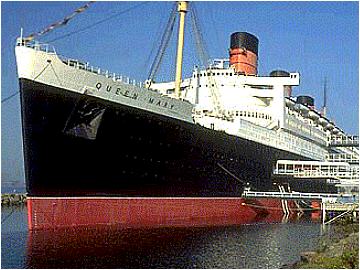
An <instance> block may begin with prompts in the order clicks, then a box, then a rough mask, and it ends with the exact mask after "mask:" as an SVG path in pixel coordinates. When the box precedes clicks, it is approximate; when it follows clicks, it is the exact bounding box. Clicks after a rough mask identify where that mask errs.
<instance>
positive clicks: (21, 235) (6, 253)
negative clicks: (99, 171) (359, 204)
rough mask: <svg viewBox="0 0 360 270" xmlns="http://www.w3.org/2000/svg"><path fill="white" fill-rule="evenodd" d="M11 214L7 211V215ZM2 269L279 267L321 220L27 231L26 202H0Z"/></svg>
mask: <svg viewBox="0 0 360 270" xmlns="http://www.w3.org/2000/svg"><path fill="white" fill-rule="evenodd" d="M10 214H11V215H10ZM2 222H3V224H2V232H1V240H2V241H1V249H2V250H1V255H2V256H1V257H2V258H1V267H2V268H279V267H281V266H282V265H283V264H286V263H291V262H294V261H296V260H298V259H299V254H300V253H301V252H302V251H306V250H312V249H314V248H315V247H316V244H317V241H318V237H319V236H320V233H321V230H320V226H321V225H320V224H318V223H312V222H310V221H308V220H305V221H298V222H295V223H286V224H284V223H283V224H281V223H279V224H256V225H255V224H253V225H241V226H224V227H198V228H153V229H124V228H118V227H114V226H113V227H109V226H102V227H93V228H69V229H61V230H60V229H58V230H38V231H35V232H32V233H29V232H28V231H27V219H26V207H2Z"/></svg>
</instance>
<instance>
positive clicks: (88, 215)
mask: <svg viewBox="0 0 360 270" xmlns="http://www.w3.org/2000/svg"><path fill="white" fill-rule="evenodd" d="M28 206H30V207H29V208H28V220H29V228H30V229H37V228H55V227H67V226H91V225H99V224H107V225H124V226H126V227H144V226H146V227H149V226H150V227H153V226H206V225H234V224H248V223H253V222H256V221H259V216H260V217H261V218H262V219H263V220H266V222H270V221H278V220H281V217H282V216H283V213H282V209H281V203H280V200H277V199H263V200H262V199H257V200H251V201H249V200H245V199H244V198H231V199H229V198H111V199H109V198H104V197H103V198H91V199H90V198H65V199H64V198H34V197H31V198H29V199H28ZM269 206H271V208H270V209H268V207H269Z"/></svg>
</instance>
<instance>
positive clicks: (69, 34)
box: [46, 2, 151, 43]
mask: <svg viewBox="0 0 360 270" xmlns="http://www.w3.org/2000/svg"><path fill="white" fill-rule="evenodd" d="M149 3H151V2H141V3H139V4H136V5H134V6H132V7H130V8H127V9H125V10H122V11H119V12H117V13H115V14H114V15H111V16H109V17H107V18H105V19H102V20H99V21H97V22H94V23H93V24H89V25H87V26H85V27H83V28H80V29H79V30H76V31H73V32H70V33H68V34H65V35H62V36H59V37H56V38H54V39H52V40H49V41H46V43H51V42H54V41H57V40H60V39H63V38H66V37H69V36H72V35H74V34H77V33H80V32H83V31H86V30H88V29H90V28H92V27H94V26H96V25H99V24H101V23H104V22H107V21H109V20H111V19H113V18H115V17H118V16H119V15H123V14H125V13H127V12H129V11H131V10H133V9H136V8H138V7H140V6H143V5H146V4H149Z"/></svg>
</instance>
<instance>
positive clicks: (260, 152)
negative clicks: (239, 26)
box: [15, 2, 354, 229]
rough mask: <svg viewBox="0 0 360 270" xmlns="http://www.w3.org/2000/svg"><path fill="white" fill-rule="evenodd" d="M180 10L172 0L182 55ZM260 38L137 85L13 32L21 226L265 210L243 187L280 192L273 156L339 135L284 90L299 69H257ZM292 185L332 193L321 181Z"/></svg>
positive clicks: (217, 216) (211, 220) (238, 218)
mask: <svg viewBox="0 0 360 270" xmlns="http://www.w3.org/2000/svg"><path fill="white" fill-rule="evenodd" d="M186 9H187V3H186V2H180V3H179V4H178V11H179V14H180V31H179V44H180V45H179V46H178V48H179V51H178V59H179V60H178V62H180V63H181V58H182V52H181V47H182V42H183V30H181V25H182V23H183V21H184V17H185V13H186ZM258 43H259V40H258V38H257V37H255V36H254V35H252V34H250V33H247V32H236V33H233V34H232V35H231V42H230V55H229V59H216V60H214V61H213V63H212V64H211V65H209V66H208V67H206V68H203V69H201V68H197V67H196V68H195V69H194V71H193V73H192V76H191V77H190V78H186V79H183V80H182V79H181V65H178V71H177V78H176V80H175V81H172V82H163V83H156V82H153V81H148V82H146V83H144V84H139V85H137V84H134V83H132V82H131V81H130V80H128V79H127V78H124V77H122V76H118V75H116V74H112V73H109V72H108V71H106V72H105V71H103V70H101V69H98V68H94V67H92V66H90V65H89V64H88V63H84V62H81V61H78V60H74V59H69V58H65V57H63V56H60V55H58V54H57V53H55V50H53V49H52V47H51V46H49V45H46V44H41V43H39V42H36V41H29V40H27V39H26V38H23V37H20V38H19V39H18V40H17V44H16V49H15V52H16V59H17V70H18V76H19V81H20V91H21V108H22V127H23V143H24V162H25V177H26V189H27V193H28V219H29V228H30V229H34V228H47V227H57V226H69V225H89V224H123V225H125V226H137V225H150V226H151V225H204V224H239V223H246V222H251V221H252V220H254V219H256V218H258V216H259V215H260V216H266V214H268V211H267V210H266V207H269V209H270V208H271V205H276V204H277V202H276V201H278V200H276V199H273V200H271V199H257V200H250V201H249V199H245V198H243V197H242V193H243V191H244V188H247V189H251V190H255V191H268V190H273V189H277V188H278V187H277V186H274V183H273V182H274V181H273V180H272V174H273V170H274V167H275V165H276V162H277V161H278V160H313V161H325V160H327V157H328V155H329V154H330V152H329V148H328V142H329V138H331V137H332V136H334V135H336V136H345V133H344V132H343V131H342V130H341V129H339V128H338V127H336V126H335V125H334V123H333V122H332V121H330V120H329V119H328V118H326V117H325V115H324V114H323V113H320V112H318V111H317V110H316V109H315V108H314V100H313V99H312V98H311V97H308V96H298V97H297V98H294V97H292V95H291V94H292V93H291V91H292V87H294V86H297V85H299V81H300V75H299V73H289V72H286V71H282V70H276V71H274V72H272V73H271V74H270V75H269V76H259V75H258V72H257V56H258ZM179 66H180V68H179ZM339 151H340V150H337V152H334V153H340V152H339ZM343 154H354V153H343ZM291 185H293V188H294V189H296V191H319V190H321V191H327V192H334V191H335V186H334V185H331V184H329V183H328V182H327V181H326V180H323V181H313V182H312V184H311V185H304V184H302V183H301V181H300V182H299V181H298V182H297V181H295V180H294V182H293V183H291ZM309 187H310V188H309ZM309 189H311V190H309ZM254 205H256V206H262V207H253V206H254Z"/></svg>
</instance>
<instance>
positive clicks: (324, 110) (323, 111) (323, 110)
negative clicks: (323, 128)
mask: <svg viewBox="0 0 360 270" xmlns="http://www.w3.org/2000/svg"><path fill="white" fill-rule="evenodd" d="M326 83H327V78H326V77H325V79H324V105H323V108H322V113H323V116H324V117H326V92H327V87H326Z"/></svg>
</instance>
